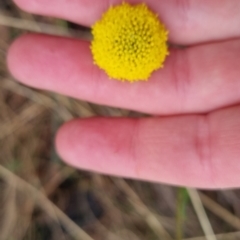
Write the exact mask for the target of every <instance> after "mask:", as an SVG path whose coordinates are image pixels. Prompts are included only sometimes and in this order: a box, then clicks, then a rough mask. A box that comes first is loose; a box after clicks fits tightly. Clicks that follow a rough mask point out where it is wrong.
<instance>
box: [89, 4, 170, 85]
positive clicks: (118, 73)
mask: <svg viewBox="0 0 240 240" xmlns="http://www.w3.org/2000/svg"><path fill="white" fill-rule="evenodd" d="M92 34H93V40H92V44H91V51H92V54H93V59H94V63H95V64H96V65H98V66H99V67H100V68H101V69H103V70H105V71H106V73H107V74H108V76H109V77H110V78H115V79H118V80H128V81H130V82H133V81H138V80H147V79H148V78H149V77H150V75H151V73H152V72H153V71H154V70H156V69H158V68H160V67H163V62H164V60H165V58H166V56H167V55H168V48H167V36H168V32H167V30H166V29H165V27H164V25H163V24H162V23H161V22H160V21H159V19H158V16H157V15H156V14H154V13H153V12H152V11H150V10H149V9H148V7H147V6H146V5H145V4H144V3H143V4H138V5H130V4H128V3H122V4H121V5H118V6H114V7H110V8H109V9H108V11H107V12H106V13H104V14H103V16H102V18H101V19H100V20H99V21H97V22H96V23H95V24H94V25H93V27H92Z"/></svg>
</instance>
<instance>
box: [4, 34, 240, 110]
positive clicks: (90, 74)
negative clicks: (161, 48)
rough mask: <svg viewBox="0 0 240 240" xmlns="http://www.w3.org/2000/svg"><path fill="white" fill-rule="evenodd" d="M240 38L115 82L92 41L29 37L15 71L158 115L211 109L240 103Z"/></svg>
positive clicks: (20, 43)
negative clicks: (145, 76) (138, 78)
mask: <svg viewBox="0 0 240 240" xmlns="http://www.w3.org/2000/svg"><path fill="white" fill-rule="evenodd" d="M239 55H240V40H232V41H226V42H221V43H215V44H213V43H212V44H206V45H201V46H194V47H190V48H187V49H184V50H181V49H177V50H172V51H171V52H170V56H169V57H168V58H167V60H166V62H165V66H164V68H163V69H160V70H158V71H155V72H154V73H153V74H152V76H151V77H150V79H149V80H148V81H147V82H137V83H133V84H130V83H128V82H120V81H116V80H110V79H109V78H108V77H107V75H106V74H105V73H104V72H103V71H102V70H100V69H99V68H98V67H97V66H95V65H94V64H93V60H92V56H91V53H90V49H89V43H87V42H83V41H79V40H72V39H65V38H57V37H50V36H42V35H26V36H24V37H21V38H20V39H18V40H17V41H16V42H15V43H14V44H13V45H12V47H11V48H10V50H9V55H8V64H9V68H10V70H11V72H12V73H13V75H14V76H15V77H16V78H17V79H19V80H20V81H21V82H23V83H25V84H27V85H30V86H32V87H36V88H41V89H46V90H50V91H56V92H59V93H62V94H65V95H68V96H71V97H76V98H80V99H83V100H87V101H90V102H95V103H98V104H105V105H111V106H115V107H122V108H128V109H132V110H138V111H142V112H146V113H152V114H178V113H193V112H207V111H210V110H213V109H216V108H220V107H223V106H227V105H232V104H235V103H237V102H239V101H240V81H239V79H240V68H239Z"/></svg>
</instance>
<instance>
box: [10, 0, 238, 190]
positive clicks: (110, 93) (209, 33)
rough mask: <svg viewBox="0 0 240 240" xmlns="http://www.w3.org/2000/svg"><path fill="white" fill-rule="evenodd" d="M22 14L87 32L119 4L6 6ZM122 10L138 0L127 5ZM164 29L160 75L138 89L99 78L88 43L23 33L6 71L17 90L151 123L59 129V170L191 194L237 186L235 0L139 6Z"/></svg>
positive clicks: (174, 0)
mask: <svg viewBox="0 0 240 240" xmlns="http://www.w3.org/2000/svg"><path fill="white" fill-rule="evenodd" d="M15 2H16V4H18V5H19V7H21V8H22V9H24V10H26V11H29V12H32V13H36V14H42V15H48V16H54V17H59V18H64V19H67V20H69V21H73V22H76V23H79V24H82V25H88V26H91V25H92V24H93V23H94V22H95V21H96V20H97V19H99V18H100V17H101V14H102V13H103V12H104V11H105V10H106V9H108V7H109V6H110V5H114V4H118V3H120V2H121V1H119V0H111V1H110V0H108V1H107V0H99V1H94V3H93V1H84V0H72V1H66V0H15ZM129 2H131V3H138V2H140V1H137V0H132V1H129ZM145 2H146V3H147V4H148V5H149V7H150V8H151V9H153V10H154V11H155V12H157V13H158V14H159V16H160V17H161V20H162V22H163V23H164V24H165V25H166V27H167V29H168V30H169V37H170V42H171V43H174V44H178V45H183V46H186V47H185V48H183V49H171V50H170V56H169V57H168V58H167V60H166V62H165V66H164V68H163V69H160V70H159V71H156V72H154V73H153V74H152V76H151V78H150V79H149V81H148V82H138V83H134V84H129V83H126V82H124V83H123V82H119V81H114V80H109V79H108V77H107V76H106V74H105V73H104V72H103V71H101V70H100V69H98V67H96V66H95V65H94V64H93V61H92V56H91V53H90V49H89V43H88V42H85V41H81V40H75V39H67V38H59V37H53V36H44V35H36V34H28V35H25V36H23V37H21V38H19V39H18V40H16V41H15V42H14V43H13V45H12V46H11V47H10V49H9V53H8V65H9V69H10V71H11V72H12V74H13V75H14V76H15V77H16V78H17V79H18V80H19V81H21V82H23V83H24V84H27V85H30V86H32V87H36V88H40V89H46V90H50V91H55V92H58V93H62V94H65V95H68V96H71V97H75V98H80V99H83V100H87V101H90V102H94V103H98V104H105V105H109V106H116V107H122V108H128V109H132V110H137V111H141V112H145V113H150V114H153V115H154V116H155V117H152V118H143V119H130V118H114V119H111V118H91V119H77V120H73V121H71V122H69V123H66V124H65V125H64V126H63V127H62V128H61V129H60V130H59V132H58V134H57V138H56V147H57V150H58V152H59V154H60V155H61V157H62V158H63V159H64V160H65V161H66V162H67V163H69V164H71V165H73V166H75V167H77V168H81V169H86V170H91V171H97V172H100V173H105V174H113V175H118V176H123V177H130V178H137V179H143V180H150V181H157V182H164V183H169V184H175V185H184V186H194V187H201V188H220V187H237V186H240V105H238V104H240V39H239V37H240V30H239V29H240V15H239V11H240V1H239V0H231V1H225V0H209V1H200V0H169V1H164V0H157V1H156V0H146V1H145Z"/></svg>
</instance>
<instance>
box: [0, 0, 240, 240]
mask: <svg viewBox="0 0 240 240" xmlns="http://www.w3.org/2000/svg"><path fill="white" fill-rule="evenodd" d="M29 31H35V32H43V33H49V34H57V35H64V36H66V35H67V36H69V35H70V36H76V37H83V38H89V37H90V35H89V31H88V30H87V29H84V28H82V27H77V26H76V25H74V24H71V23H67V22H65V21H63V20H59V19H52V18H46V17H45V18H44V17H40V16H33V15H30V14H27V13H25V12H22V11H20V10H19V9H18V8H17V7H16V6H15V5H14V4H13V3H11V1H7V0H4V1H1V2H0V151H1V153H0V239H1V240H70V239H81V240H90V239H95V240H145V239H146V240H158V239H162V240H175V239H176V240H180V239H185V240H187V239H188V240H190V239H191V240H205V239H206V240H216V239H218V240H220V239H221V240H237V239H240V191H239V190H238V189H235V190H227V191H197V190H195V189H184V188H176V187H171V186H167V185H163V184H154V183H147V182H141V181H133V180H125V179H121V178H113V177H108V176H102V175H98V174H93V173H89V172H84V171H80V170H76V169H73V168H71V167H69V166H67V165H65V164H64V163H62V162H61V160H60V159H59V157H58V156H57V154H56V152H55V149H54V136H55V133H56V131H57V129H58V127H59V126H60V125H61V124H63V123H64V122H65V121H68V120H70V119H72V118H75V117H81V118H84V117H90V116H135V117H139V116H142V114H140V113H136V112H132V111H126V110H121V109H115V108H109V107H105V106H98V105H94V104H90V103H87V102H83V101H78V100H74V99H71V98H68V97H65V96H61V95H58V94H55V93H50V92H45V91H38V90H35V89H32V88H29V87H26V86H23V85H21V84H20V83H18V82H16V81H14V79H13V78H12V77H11V75H10V73H9V72H8V70H7V66H6V53H7V49H8V47H9V45H10V43H11V42H12V41H13V40H14V39H15V38H16V37H17V36H19V35H21V34H23V33H25V32H29Z"/></svg>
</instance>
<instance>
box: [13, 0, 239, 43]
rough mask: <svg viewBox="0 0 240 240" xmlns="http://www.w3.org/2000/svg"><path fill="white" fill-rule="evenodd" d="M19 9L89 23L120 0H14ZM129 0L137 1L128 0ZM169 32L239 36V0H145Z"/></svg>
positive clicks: (175, 38)
mask: <svg viewBox="0 0 240 240" xmlns="http://www.w3.org/2000/svg"><path fill="white" fill-rule="evenodd" d="M14 1H15V2H16V4H18V5H19V6H20V7H21V8H22V9H24V10H26V11H29V12H32V13H36V14H42V15H49V16H55V17H59V18H65V19H67V20H70V21H73V22H76V23H80V24H83V25H88V26H91V25H92V24H93V23H94V22H95V21H96V20H97V19H99V18H100V17H101V14H102V13H103V12H104V11H106V10H107V9H108V8H109V6H110V5H115V4H119V3H121V2H122V0H111V1H110V0H108V1H107V0H102V1H95V2H94V4H93V3H92V1H83V0H73V1H65V0H50V1H49V0H14ZM130 2H131V3H141V1H140V0H131V1H130ZM146 3H147V4H148V5H149V7H150V8H151V9H154V11H156V12H157V13H158V14H159V16H160V18H161V19H162V21H163V22H164V23H165V25H166V27H167V29H168V30H169V32H170V41H172V42H175V43H178V44H193V43H197V42H203V41H209V40H218V39H225V38H232V37H236V36H240V31H239V29H240V15H239V11H240V1H239V0H231V1H225V0H209V1H196V0H180V1H179V0H170V1H164V0H158V1H156V0H147V1H146Z"/></svg>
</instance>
